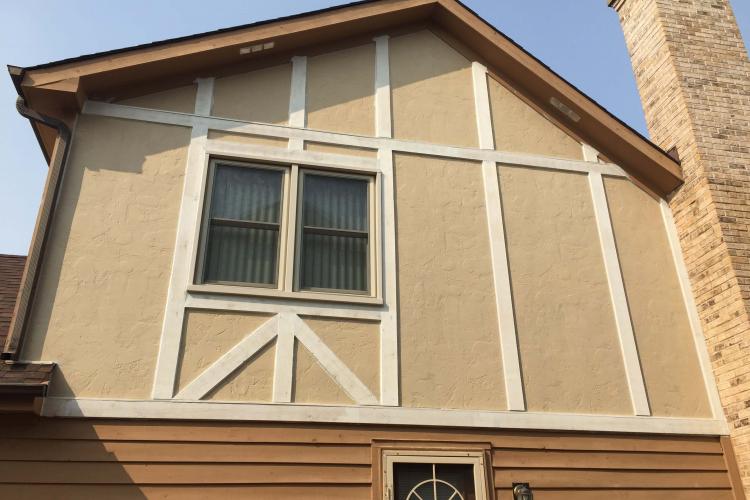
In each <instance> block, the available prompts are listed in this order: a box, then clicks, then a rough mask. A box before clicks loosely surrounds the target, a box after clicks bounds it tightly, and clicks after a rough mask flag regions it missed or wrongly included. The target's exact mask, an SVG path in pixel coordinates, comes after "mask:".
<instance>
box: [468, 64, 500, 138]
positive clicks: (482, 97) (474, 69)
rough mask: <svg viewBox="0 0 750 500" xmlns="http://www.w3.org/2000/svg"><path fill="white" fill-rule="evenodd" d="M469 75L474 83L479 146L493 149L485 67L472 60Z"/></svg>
mask: <svg viewBox="0 0 750 500" xmlns="http://www.w3.org/2000/svg"><path fill="white" fill-rule="evenodd" d="M471 76H472V83H473V85H474V111H475V114H476V117H477V133H478V135H479V148H480V149H495V136H494V134H493V132H492V111H491V110H490V95H489V90H488V89H487V68H486V67H484V66H483V65H481V64H479V63H478V62H473V63H471Z"/></svg>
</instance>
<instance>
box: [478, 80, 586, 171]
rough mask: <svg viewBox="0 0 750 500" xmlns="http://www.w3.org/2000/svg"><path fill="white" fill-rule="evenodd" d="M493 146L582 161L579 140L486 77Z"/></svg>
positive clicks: (499, 148)
mask: <svg viewBox="0 0 750 500" xmlns="http://www.w3.org/2000/svg"><path fill="white" fill-rule="evenodd" d="M487 85H488V89H489V95H490V110H491V112H492V129H493V133H494V136H495V149H497V150H499V151H512V152H518V153H531V154H537V155H544V156H555V157H559V158H570V159H573V160H582V159H583V152H582V151H581V143H579V142H578V141H576V140H575V139H573V138H572V137H570V136H569V135H568V134H566V133H565V132H563V131H562V130H561V129H560V128H558V127H557V126H556V125H554V124H553V123H552V122H551V121H549V120H547V119H546V118H545V117H544V116H542V115H541V114H539V113H538V112H537V111H536V110H535V109H534V108H532V107H531V106H529V105H528V104H526V103H525V102H523V101H522V100H521V99H520V98H518V97H516V96H515V95H513V93H512V92H510V91H509V90H508V89H506V88H505V87H504V86H503V85H501V84H500V83H498V82H497V81H496V80H495V79H493V78H489V77H488V78H487Z"/></svg>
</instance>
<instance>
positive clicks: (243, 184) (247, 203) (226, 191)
mask: <svg viewBox="0 0 750 500" xmlns="http://www.w3.org/2000/svg"><path fill="white" fill-rule="evenodd" d="M281 184H282V173H281V171H279V170H264V169H258V168H248V167H238V166H231V165H221V164H219V165H217V166H216V173H215V174H214V183H213V195H212V196H211V217H212V218H219V219H236V220H244V221H254V222H274V223H278V222H279V214H280V212H281Z"/></svg>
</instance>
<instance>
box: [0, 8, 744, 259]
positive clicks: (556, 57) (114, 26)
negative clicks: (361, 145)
mask: <svg viewBox="0 0 750 500" xmlns="http://www.w3.org/2000/svg"><path fill="white" fill-rule="evenodd" d="M0 1H1V2H2V3H0V5H1V7H0V9H1V10H0V12H2V13H3V18H4V19H5V22H4V23H3V29H2V30H0V62H2V63H3V64H12V65H16V66H32V65H35V64H41V63H44V62H49V61H55V60H59V59H64V58H68V57H74V56H78V55H82V54H90V53H92V52H100V51H104V50H111V49H117V48H121V47H126V46H130V45H137V44H141V43H146V42H151V41H155V40H163V39H165V38H173V37H177V36H184V35H191V34H194V33H199V32H204V31H210V30H214V29H219V28H226V27H230V26H236V25H238V24H246V23H251V22H255V21H261V20H264V19H271V18H276V17H280V16H287V15H291V14H298V13H301V12H306V11H310V10H315V9H320V8H325V7H330V6H333V5H340V4H344V3H348V1H349V0H274V1H273V2H269V1H267V0H212V1H211V2H210V4H211V8H210V9H209V8H206V2H205V0H128V1H127V2H124V3H120V4H119V5H118V6H117V8H116V9H115V8H113V5H114V4H113V3H111V2H107V1H102V0H69V1H67V2H59V1H53V0H24V1H23V2H19V1H11V0H0ZM464 3H466V4H467V5H468V6H469V7H470V8H471V9H473V10H474V11H475V12H477V13H478V14H479V15H480V16H482V17H483V18H484V19H485V20H487V21H488V22H489V23H491V24H492V25H494V26H495V27H496V28H498V29H499V30H500V31H502V32H504V33H505V34H506V35H507V36H509V37H511V38H512V39H513V40H515V41H516V42H517V43H519V44H520V45H521V46H523V47H524V48H525V49H526V50H528V51H529V52H531V53H532V54H534V55H535V56H536V57H537V58H539V59H541V60H542V62H544V63H545V64H547V65H548V66H550V67H551V68H552V69H553V70H555V71H556V72H557V73H558V74H560V75H562V77H563V78H565V79H567V80H568V81H569V82H571V83H572V84H574V85H575V86H577V87H578V88H579V89H581V90H582V91H583V92H585V93H586V94H588V95H589V96H590V97H592V98H593V99H594V100H596V101H597V102H598V103H599V104H601V105H602V106H604V107H605V108H607V109H608V110H609V111H610V112H612V113H613V114H614V115H616V116H617V117H618V118H620V119H621V120H623V121H625V122H626V123H627V124H629V125H630V126H631V127H633V128H635V129H636V130H638V131H639V132H641V133H642V134H644V135H646V136H648V132H647V131H646V124H645V121H644V118H643V111H642V109H641V104H640V99H639V97H638V91H637V89H636V86H635V80H634V77H633V73H632V69H631V66H630V59H629V58H628V54H627V49H626V47H625V40H624V38H623V35H622V30H621V29H620V24H619V20H618V18H617V14H616V13H615V12H614V11H613V10H612V9H609V8H607V6H606V2H605V0H567V1H562V0H464ZM730 3H731V5H732V7H733V8H734V9H735V15H736V16H737V19H738V23H739V25H740V30H741V31H742V33H743V37H744V38H745V40H746V41H747V40H749V39H750V1H748V0H731V1H730ZM71 5H72V7H71ZM746 45H747V43H746ZM0 73H2V72H0ZM15 100H16V92H15V89H14V88H13V85H12V83H11V80H10V77H8V76H7V75H6V74H0V214H2V215H0V254H2V253H7V254H26V252H27V250H28V246H29V242H30V240H31V233H32V230H33V228H34V222H35V220H36V215H37V209H38V206H39V202H40V198H41V194H42V190H43V187H44V180H45V176H46V174H47V165H46V164H45V161H44V157H43V156H42V153H41V151H40V149H39V146H38V145H37V142H36V139H35V137H34V134H33V132H32V131H31V127H30V125H29V123H28V121H27V120H26V119H24V118H22V117H21V116H20V115H18V113H17V112H16V110H15Z"/></svg>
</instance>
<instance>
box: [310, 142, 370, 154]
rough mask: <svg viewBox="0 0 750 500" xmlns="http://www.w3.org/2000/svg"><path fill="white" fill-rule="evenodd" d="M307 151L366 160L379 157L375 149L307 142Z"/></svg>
mask: <svg viewBox="0 0 750 500" xmlns="http://www.w3.org/2000/svg"><path fill="white" fill-rule="evenodd" d="M305 150H306V151H315V152H317V153H331V154H336V155H349V156H362V157H365V158H375V157H377V156H378V152H377V151H376V150H374V149H365V148H357V147H354V146H339V145H336V144H324V143H322V142H305Z"/></svg>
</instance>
